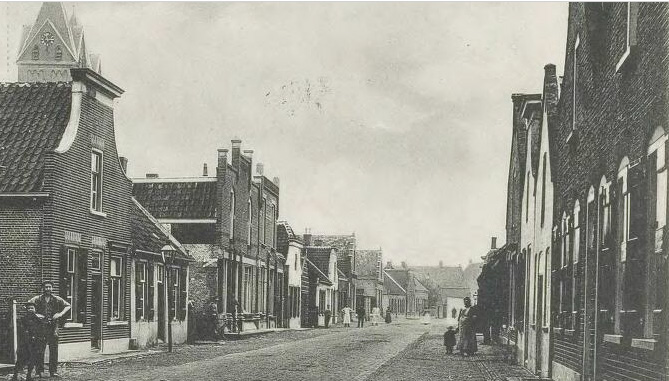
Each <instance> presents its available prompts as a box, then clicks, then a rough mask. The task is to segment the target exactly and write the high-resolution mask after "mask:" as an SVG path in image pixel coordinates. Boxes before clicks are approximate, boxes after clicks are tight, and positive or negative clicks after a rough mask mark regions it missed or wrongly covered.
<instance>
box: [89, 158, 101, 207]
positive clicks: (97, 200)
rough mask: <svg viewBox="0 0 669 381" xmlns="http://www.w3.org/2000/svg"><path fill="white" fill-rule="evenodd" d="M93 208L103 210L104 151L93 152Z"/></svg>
mask: <svg viewBox="0 0 669 381" xmlns="http://www.w3.org/2000/svg"><path fill="white" fill-rule="evenodd" d="M91 210H93V211H96V212H102V152H100V151H93V152H92V153H91Z"/></svg>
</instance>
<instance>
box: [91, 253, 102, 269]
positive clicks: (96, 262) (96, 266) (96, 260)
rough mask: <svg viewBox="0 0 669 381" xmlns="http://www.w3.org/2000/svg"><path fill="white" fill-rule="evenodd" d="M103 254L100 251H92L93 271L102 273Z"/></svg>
mask: <svg viewBox="0 0 669 381" xmlns="http://www.w3.org/2000/svg"><path fill="white" fill-rule="evenodd" d="M101 257H102V253H101V252H100V251H98V250H93V251H91V270H93V271H100V263H101V259H100V258H101Z"/></svg>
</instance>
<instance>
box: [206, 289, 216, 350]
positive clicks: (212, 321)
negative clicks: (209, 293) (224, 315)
mask: <svg viewBox="0 0 669 381" xmlns="http://www.w3.org/2000/svg"><path fill="white" fill-rule="evenodd" d="M205 318H206V324H207V336H208V337H209V338H210V339H212V340H218V297H214V298H213V299H212V300H211V301H210V302H209V304H208V305H207V308H206V309H205Z"/></svg>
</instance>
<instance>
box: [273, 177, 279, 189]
mask: <svg viewBox="0 0 669 381" xmlns="http://www.w3.org/2000/svg"><path fill="white" fill-rule="evenodd" d="M272 182H273V183H274V185H276V186H277V187H278V186H279V178H278V177H275V178H274V179H272Z"/></svg>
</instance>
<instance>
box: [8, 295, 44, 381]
mask: <svg viewBox="0 0 669 381" xmlns="http://www.w3.org/2000/svg"><path fill="white" fill-rule="evenodd" d="M25 308H26V310H27V311H28V313H27V314H26V315H25V316H23V317H22V318H21V319H19V321H18V326H19V329H20V331H19V332H20V337H19V342H18V346H17V350H16V364H15V365H14V376H12V380H14V381H16V380H17V379H18V376H19V372H21V371H23V367H24V366H27V367H28V373H27V375H26V380H32V372H33V369H34V368H37V366H38V365H39V361H40V360H42V361H43V359H44V354H43V353H42V350H41V348H42V343H43V341H44V327H43V326H44V316H42V315H40V314H38V313H37V312H36V311H35V303H32V302H28V303H26V304H25Z"/></svg>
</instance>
